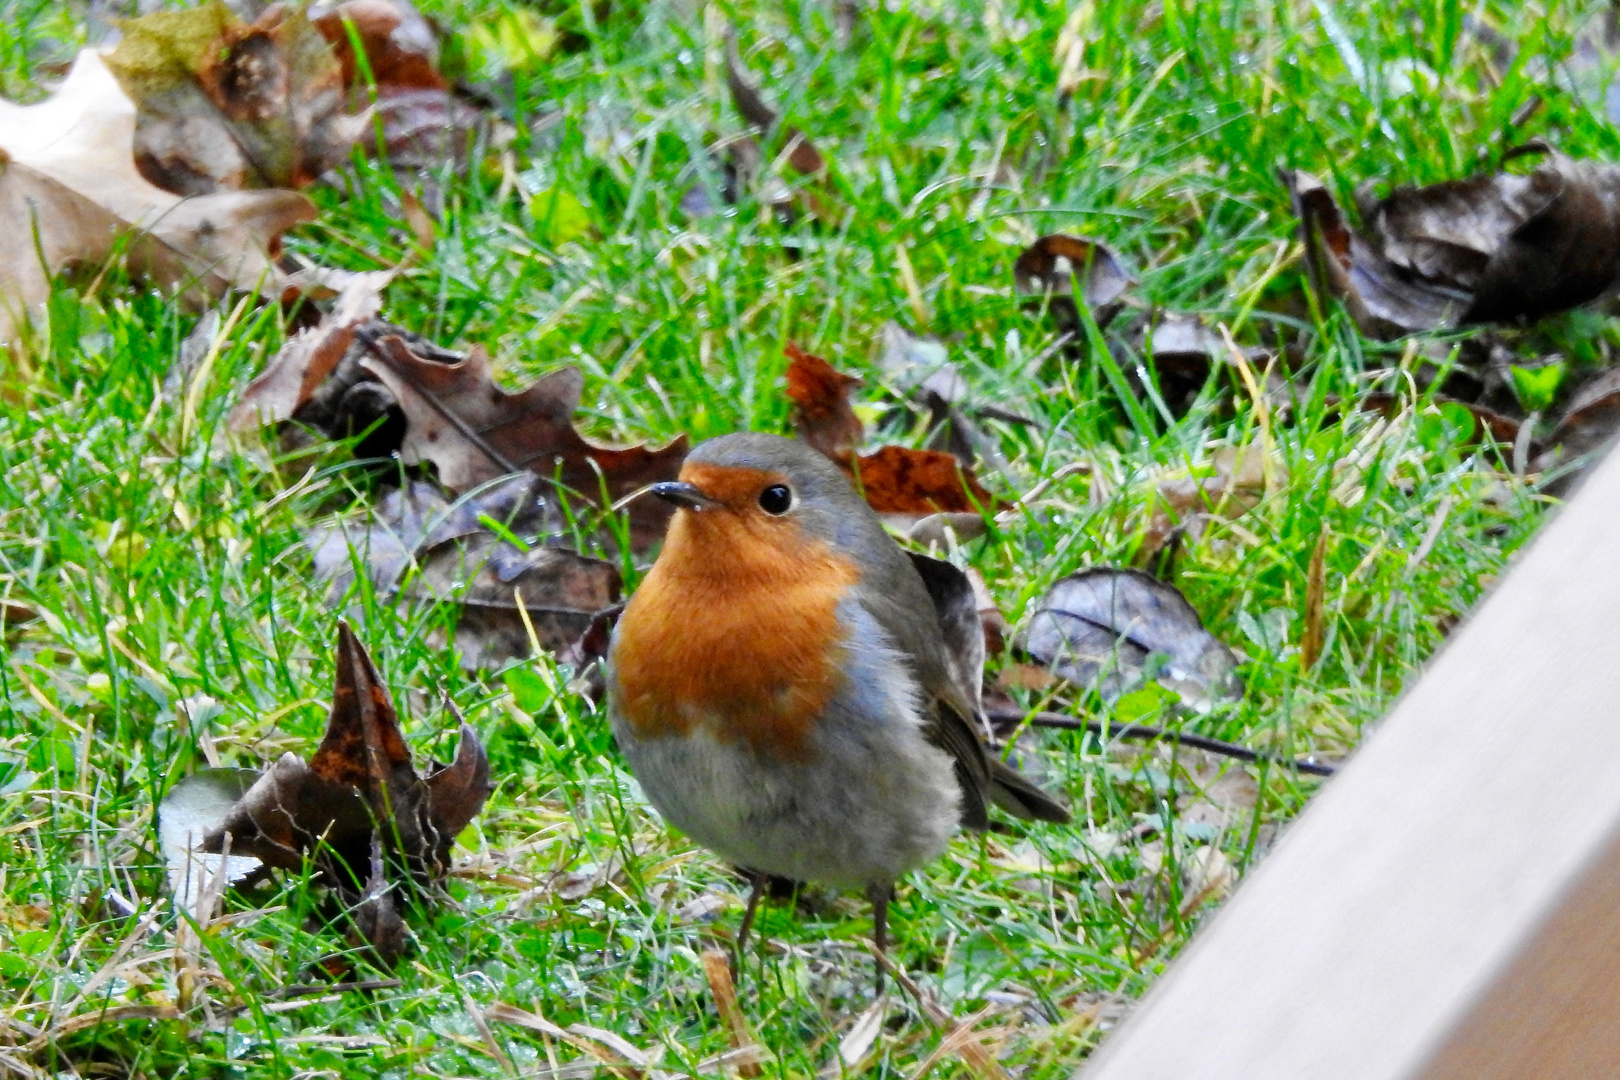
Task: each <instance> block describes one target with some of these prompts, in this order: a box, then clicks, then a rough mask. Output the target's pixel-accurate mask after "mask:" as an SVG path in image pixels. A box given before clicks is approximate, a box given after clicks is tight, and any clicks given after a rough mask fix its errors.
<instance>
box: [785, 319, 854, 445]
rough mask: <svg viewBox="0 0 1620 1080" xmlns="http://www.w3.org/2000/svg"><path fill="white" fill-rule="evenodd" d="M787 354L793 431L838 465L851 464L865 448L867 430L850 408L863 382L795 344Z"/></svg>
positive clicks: (788, 391) (789, 346) (789, 345)
mask: <svg viewBox="0 0 1620 1080" xmlns="http://www.w3.org/2000/svg"><path fill="white" fill-rule="evenodd" d="M783 351H785V352H786V353H787V358H788V369H787V396H788V399H789V400H790V401H792V402H793V427H794V430H795V431H797V432H798V435H799V439H800V440H801V441H803V442H804V443H806V444H808V445H809V446H812V447H814V448H815V449H816V450H817V451H819V452H820V453H822V454H825V455H826V456H827V457H830V458H832V459H833V460H834V461H847V460H848V459H849V456H850V455H851V454H853V453H854V452H855V451H856V449H858V448H859V447H860V445H861V440H862V439H863V438H864V437H865V435H866V427H865V425H863V424H862V423H861V419H860V417H858V416H856V415H855V410H854V409H853V408H852V407H851V406H850V403H849V395H850V392H851V391H852V390H854V389H855V387H857V386H859V385H861V380H860V378H859V377H857V376H855V375H846V374H844V373H843V372H842V371H839V370H838V369H837V368H835V367H833V366H832V365H831V364H829V363H828V362H827V361H826V360H823V359H822V358H821V357H819V356H816V355H815V354H813V353H807V352H805V351H804V350H803V349H801V348H799V347H798V346H797V345H795V344H793V343H792V342H791V341H790V342H788V343H787V344H786V345H785V346H783Z"/></svg>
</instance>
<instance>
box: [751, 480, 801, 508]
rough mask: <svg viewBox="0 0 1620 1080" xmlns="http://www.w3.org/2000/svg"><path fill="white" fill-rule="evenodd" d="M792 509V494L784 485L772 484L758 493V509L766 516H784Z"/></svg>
mask: <svg viewBox="0 0 1620 1080" xmlns="http://www.w3.org/2000/svg"><path fill="white" fill-rule="evenodd" d="M792 507H793V492H792V491H790V490H788V486H787V485H786V484H772V485H771V486H770V487H768V488H766V489H765V490H764V491H762V492H760V493H759V508H760V509H761V510H763V511H765V512H766V513H767V514H785V513H787V512H788V511H789V510H790V509H792Z"/></svg>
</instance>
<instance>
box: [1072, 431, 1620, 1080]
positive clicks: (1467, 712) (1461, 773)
mask: <svg viewBox="0 0 1620 1080" xmlns="http://www.w3.org/2000/svg"><path fill="white" fill-rule="evenodd" d="M1414 679H1415V685H1412V686H1411V688H1410V689H1409V690H1408V692H1407V693H1406V694H1405V695H1404V696H1403V697H1402V698H1401V699H1400V700H1399V701H1398V702H1397V703H1396V705H1395V707H1394V709H1393V710H1392V711H1391V712H1390V714H1389V715H1388V716H1387V717H1386V718H1385V719H1384V720H1383V721H1382V722H1381V723H1380V725H1379V728H1378V730H1376V731H1375V732H1373V733H1372V734H1371V735H1370V736H1369V737H1368V738H1367V740H1366V742H1365V744H1364V745H1363V747H1362V748H1361V749H1360V750H1359V751H1357V753H1356V754H1355V756H1354V757H1353V758H1352V760H1351V761H1350V763H1349V764H1348V765H1347V766H1346V767H1345V769H1344V770H1343V771H1342V772H1341V773H1340V775H1339V776H1337V777H1335V778H1334V779H1333V780H1331V781H1329V782H1328V783H1327V785H1326V786H1325V788H1324V789H1323V791H1322V792H1321V793H1320V794H1319V795H1318V796H1317V797H1316V798H1315V799H1314V800H1313V802H1312V803H1311V805H1310V806H1309V807H1307V809H1306V810H1305V812H1304V813H1303V814H1301V815H1300V817H1299V819H1298V820H1297V821H1295V822H1294V823H1293V825H1291V826H1290V827H1289V828H1288V829H1287V831H1286V833H1285V834H1284V836H1283V838H1282V840H1281V842H1280V843H1279V844H1278V846H1277V848H1276V849H1275V850H1274V851H1273V852H1272V854H1271V855H1270V856H1269V857H1268V858H1266V860H1265V861H1264V862H1263V863H1262V864H1261V865H1260V866H1259V868H1258V869H1257V870H1256V871H1255V872H1254V873H1253V874H1252V875H1251V876H1250V877H1249V878H1248V880H1246V881H1245V883H1244V884H1243V885H1242V886H1241V887H1240V888H1239V889H1238V891H1237V893H1236V894H1235V895H1234V896H1233V897H1232V899H1231V900H1230V901H1229V902H1228V903H1227V905H1226V906H1225V907H1224V908H1223V909H1222V910H1221V911H1220V912H1218V913H1217V914H1216V915H1215V916H1214V918H1213V919H1212V920H1211V921H1210V923H1209V925H1208V926H1206V927H1204V928H1203V929H1202V930H1201V931H1200V932H1199V933H1198V935H1197V936H1196V937H1195V939H1194V940H1193V942H1192V944H1191V945H1190V946H1189V947H1188V948H1187V950H1186V951H1185V952H1184V953H1183V954H1182V955H1181V957H1180V958H1178V960H1177V961H1176V962H1175V963H1174V964H1173V965H1172V966H1171V968H1170V970H1169V972H1167V973H1166V975H1165V977H1164V978H1163V979H1162V980H1161V981H1160V982H1159V983H1158V984H1157V985H1156V986H1155V987H1154V988H1153V989H1152V990H1151V991H1150V992H1149V993H1148V995H1147V997H1146V999H1145V1000H1144V1001H1143V1002H1142V1004H1141V1005H1140V1006H1139V1007H1138V1009H1137V1010H1136V1012H1135V1013H1134V1014H1133V1015H1131V1016H1130V1017H1129V1018H1128V1019H1127V1020H1126V1021H1125V1023H1124V1024H1123V1025H1122V1026H1121V1028H1120V1030H1118V1031H1117V1032H1115V1033H1114V1034H1113V1035H1111V1036H1110V1037H1108V1038H1107V1039H1105V1040H1104V1042H1103V1045H1102V1046H1101V1048H1100V1049H1099V1051H1098V1053H1097V1054H1096V1055H1095V1056H1094V1058H1093V1059H1092V1060H1091V1061H1090V1062H1089V1063H1088V1065H1087V1066H1086V1067H1085V1068H1083V1069H1082V1070H1081V1074H1080V1075H1081V1076H1082V1077H1083V1078H1084V1080H1160V1078H1165V1080H1228V1078H1229V1080H1302V1078H1309V1080H1465V1078H1467V1080H1494V1078H1497V1077H1501V1078H1503V1080H1506V1078H1508V1077H1513V1078H1516V1080H1517V1078H1539V1077H1547V1078H1552V1077H1560V1078H1564V1077H1568V1078H1585V1077H1620V456H1611V457H1610V459H1609V460H1608V461H1606V462H1604V463H1603V464H1602V465H1601V466H1600V467H1599V468H1598V469H1597V470H1596V472H1595V473H1594V474H1593V476H1592V477H1591V479H1590V480H1589V481H1588V482H1587V483H1586V484H1585V485H1584V487H1583V488H1582V489H1581V492H1580V493H1579V495H1578V496H1577V497H1576V498H1575V499H1574V501H1573V502H1571V504H1570V505H1569V506H1567V507H1566V508H1564V509H1563V510H1562V511H1561V512H1560V513H1559V514H1558V515H1557V516H1556V517H1555V518H1554V519H1553V520H1552V521H1551V522H1550V523H1549V524H1548V525H1547V526H1546V527H1545V528H1544V529H1543V530H1542V532H1541V534H1540V535H1539V536H1538V537H1537V538H1536V540H1535V541H1534V543H1533V544H1532V545H1531V546H1530V548H1529V549H1528V550H1527V551H1526V552H1525V553H1522V554H1521V556H1520V557H1519V559H1518V561H1517V563H1516V565H1515V566H1514V567H1513V568H1512V570H1511V572H1510V573H1508V574H1507V576H1506V578H1505V580H1504V581H1503V582H1502V583H1501V584H1500V585H1499V587H1498V588H1497V589H1496V590H1495V591H1494V592H1493V593H1492V594H1491V595H1490V596H1489V597H1487V598H1486V600H1485V601H1484V603H1483V604H1482V605H1480V607H1479V609H1478V611H1477V612H1476V613H1475V614H1474V616H1473V617H1472V618H1471V619H1470V620H1469V621H1468V622H1467V623H1466V624H1465V625H1464V626H1463V627H1462V628H1461V629H1460V630H1459V631H1457V632H1456V633H1455V634H1454V635H1453V637H1452V640H1451V641H1450V642H1449V643H1448V644H1447V646H1446V647H1445V648H1444V649H1443V650H1442V651H1441V653H1440V655H1439V656H1438V658H1437V659H1435V660H1434V661H1432V662H1431V664H1430V665H1429V667H1428V668H1427V669H1426V670H1425V671H1424V672H1423V673H1422V675H1421V676H1420V677H1419V676H1414Z"/></svg>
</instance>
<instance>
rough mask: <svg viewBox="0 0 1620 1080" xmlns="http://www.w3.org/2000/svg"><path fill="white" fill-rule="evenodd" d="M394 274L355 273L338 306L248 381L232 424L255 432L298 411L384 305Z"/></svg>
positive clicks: (346, 285) (280, 421) (390, 271)
mask: <svg viewBox="0 0 1620 1080" xmlns="http://www.w3.org/2000/svg"><path fill="white" fill-rule="evenodd" d="M394 275H395V271H392V270H380V271H374V272H371V273H361V274H354V275H352V276H351V277H349V278H348V279H347V282H346V284H345V287H344V288H343V290H342V292H341V293H339V295H338V298H337V302H336V303H335V304H334V305H333V307H332V310H331V311H329V312H328V313H327V314H325V315H323V316H322V317H321V321H320V322H319V323H317V324H316V325H314V326H310V327H306V328H305V329H303V330H300V331H299V332H298V333H296V334H294V335H293V336H292V338H291V339H290V340H289V341H287V343H286V344H284V345H283V346H282V347H281V348H280V349H279V350H278V351H277V352H276V355H274V356H272V357H271V358H270V362H269V363H267V364H266V365H265V367H264V371H262V372H261V373H260V374H259V375H258V377H257V378H255V379H254V380H253V381H252V382H251V383H249V384H248V387H247V389H246V390H244V391H243V392H242V397H241V399H240V400H238V401H237V403H236V405H235V406H234V407H233V408H232V409H231V415H230V420H229V423H230V426H231V428H232V429H233V430H236V431H238V432H244V431H251V430H253V429H255V428H257V427H259V426H261V425H265V424H279V423H283V422H285V421H287V420H291V419H292V418H293V417H294V416H295V415H297V414H298V411H299V410H300V409H302V408H303V407H304V406H305V405H307V404H308V403H309V402H310V400H311V399H313V398H314V397H315V394H316V391H318V390H319V389H320V387H321V385H322V384H323V383H325V382H326V381H327V380H328V379H329V378H330V377H331V376H332V373H333V372H334V371H336V370H337V367H338V364H339V363H340V362H342V360H343V358H344V356H345V355H346V354H347V353H348V351H349V348H350V346H351V345H352V344H353V343H354V332H355V330H356V329H357V328H358V327H360V326H362V325H365V324H366V323H368V322H370V321H371V320H372V319H373V318H374V317H375V316H376V314H377V312H378V310H380V309H381V307H382V291H383V289H385V288H386V287H387V286H388V283H389V282H390V281H392V280H393V279H394Z"/></svg>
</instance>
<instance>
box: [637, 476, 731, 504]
mask: <svg viewBox="0 0 1620 1080" xmlns="http://www.w3.org/2000/svg"><path fill="white" fill-rule="evenodd" d="M647 490H648V491H650V492H652V493H653V494H654V495H656V496H658V497H659V498H660V499H663V500H664V501H665V502H668V503H674V504H675V505H676V506H679V507H680V508H681V509H683V510H712V509H714V508H715V507H716V506H719V505H720V503H719V501H718V500H716V499H711V498H709V497H708V496H707V495H705V494H703V492H702V491H701V490H700V489H699V488H698V486H697V485H696V484H688V483H687V482H686V481H684V480H666V481H664V482H663V483H660V484H652V485H650V486H649V487H648V488H647Z"/></svg>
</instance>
